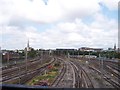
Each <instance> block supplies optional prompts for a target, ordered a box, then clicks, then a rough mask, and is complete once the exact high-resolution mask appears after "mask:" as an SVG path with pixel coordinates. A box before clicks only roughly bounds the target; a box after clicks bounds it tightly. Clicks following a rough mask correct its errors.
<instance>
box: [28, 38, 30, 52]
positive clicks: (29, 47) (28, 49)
mask: <svg viewBox="0 0 120 90" xmlns="http://www.w3.org/2000/svg"><path fill="white" fill-rule="evenodd" d="M27 51H30V46H29V39H28V42H27Z"/></svg>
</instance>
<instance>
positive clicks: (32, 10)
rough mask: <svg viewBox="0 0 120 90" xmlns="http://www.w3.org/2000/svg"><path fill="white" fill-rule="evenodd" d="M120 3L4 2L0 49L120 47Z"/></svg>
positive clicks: (84, 0) (83, 0) (112, 0)
mask: <svg viewBox="0 0 120 90" xmlns="http://www.w3.org/2000/svg"><path fill="white" fill-rule="evenodd" d="M118 2H119V0H0V37H1V39H0V46H1V47H2V49H14V50H15V49H24V48H25V47H26V45H27V42H28V39H29V42H30V46H31V47H33V48H35V49H41V48H44V49H55V48H80V47H92V48H103V49H107V48H109V47H110V48H112V47H113V46H114V44H116V45H118Z"/></svg>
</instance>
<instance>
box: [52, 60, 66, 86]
mask: <svg viewBox="0 0 120 90" xmlns="http://www.w3.org/2000/svg"><path fill="white" fill-rule="evenodd" d="M61 61H63V60H61ZM66 70H67V64H66V63H65V61H63V67H62V69H61V72H60V74H59V75H58V76H57V77H56V78H55V80H54V81H53V83H52V84H51V85H50V86H52V87H57V86H58V84H59V83H60V82H61V80H62V78H63V77H64V75H65V73H66Z"/></svg>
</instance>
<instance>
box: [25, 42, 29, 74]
mask: <svg viewBox="0 0 120 90" xmlns="http://www.w3.org/2000/svg"><path fill="white" fill-rule="evenodd" d="M28 51H29V40H28V43H27V47H26V50H25V61H26V74H27V69H28V67H27V57H28Z"/></svg>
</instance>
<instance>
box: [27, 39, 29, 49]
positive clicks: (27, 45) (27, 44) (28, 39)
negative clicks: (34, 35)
mask: <svg viewBox="0 0 120 90" xmlns="http://www.w3.org/2000/svg"><path fill="white" fill-rule="evenodd" d="M27 47H28V48H29V39H28V43H27Z"/></svg>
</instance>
